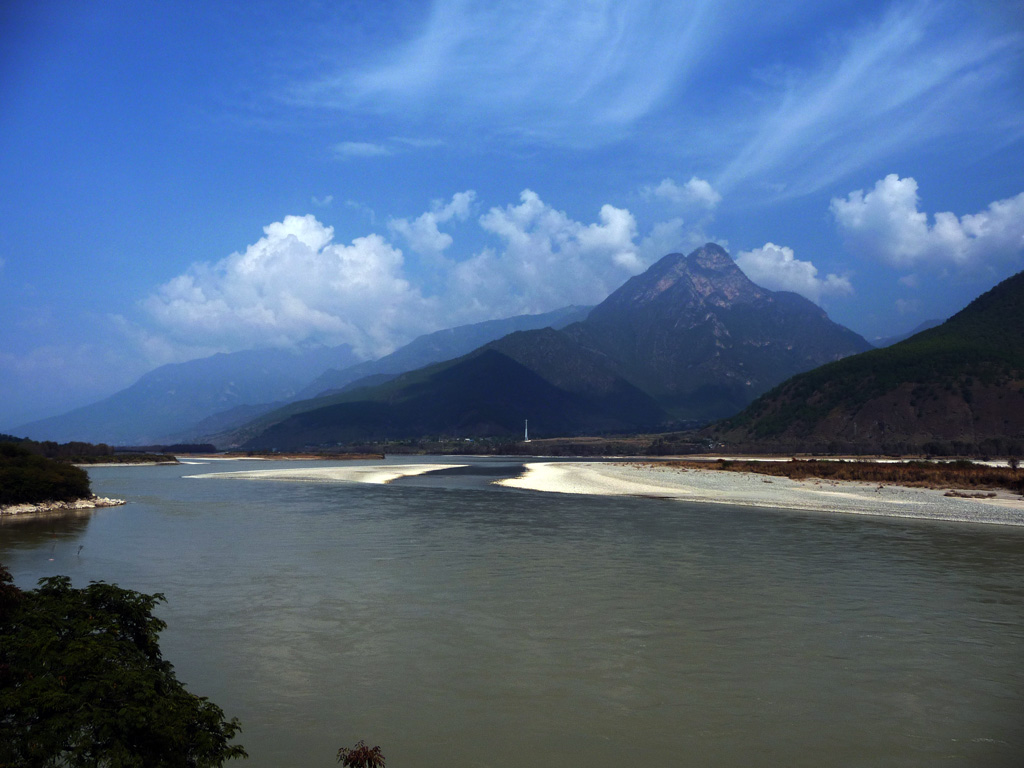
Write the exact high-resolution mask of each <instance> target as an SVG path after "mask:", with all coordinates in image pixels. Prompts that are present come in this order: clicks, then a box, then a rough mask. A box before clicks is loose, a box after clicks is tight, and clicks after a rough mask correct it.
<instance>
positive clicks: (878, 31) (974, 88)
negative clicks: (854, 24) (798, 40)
mask: <svg viewBox="0 0 1024 768" xmlns="http://www.w3.org/2000/svg"><path fill="white" fill-rule="evenodd" d="M977 21H978V15H977V14H972V13H971V12H970V11H969V10H967V6H965V7H964V8H962V9H961V8H957V7H956V6H955V4H949V3H894V4H891V5H890V7H889V9H888V10H887V11H886V12H885V13H884V15H882V16H881V18H879V19H877V20H873V21H871V22H870V23H868V24H865V25H864V26H862V27H860V28H858V29H855V30H853V31H852V32H851V33H849V34H847V35H841V36H840V35H837V36H835V37H834V38H832V39H831V40H830V41H829V44H823V45H822V49H823V50H824V53H823V55H822V56H821V58H820V60H819V61H818V62H816V63H815V64H814V65H813V66H812V67H810V68H808V69H807V70H804V71H791V72H789V73H787V75H786V76H784V77H782V78H778V80H779V86H778V87H776V88H775V89H774V91H775V92H774V93H772V92H771V91H770V90H769V91H767V94H768V95H767V97H766V98H765V99H764V101H763V103H764V106H763V107H761V108H759V109H756V110H755V111H754V113H753V114H750V113H749V108H748V107H747V106H746V104H745V102H741V103H744V110H746V112H747V114H740V115H736V116H735V118H734V119H733V120H732V123H733V125H735V126H738V128H739V131H740V132H746V137H745V140H744V142H743V145H742V146H741V148H740V149H739V151H738V152H735V153H734V154H733V156H732V158H731V161H730V162H729V164H728V166H727V168H726V169H725V170H724V171H723V172H722V173H721V174H720V175H719V176H718V177H717V178H716V186H717V187H718V188H719V189H721V190H725V191H728V190H732V189H734V188H736V187H737V186H739V185H741V184H745V183H748V182H749V180H750V179H752V178H753V179H758V180H770V181H778V179H779V177H781V178H783V179H785V180H786V181H787V182H788V183H787V188H786V194H787V195H798V194H805V193H808V192H812V191H814V190H817V189H821V188H823V187H825V186H827V185H829V184H830V183H833V182H834V181H836V180H837V179H839V178H841V177H843V176H844V175H846V174H848V173H850V172H851V171H853V170H855V169H857V168H860V167H862V166H863V165H865V164H866V163H869V162H872V161H877V160H878V159H879V158H882V157H885V156H887V155H889V154H891V153H893V152H895V151H897V150H900V149H903V148H905V147H914V148H917V147H921V146H926V145H927V144H928V142H929V141H930V140H932V139H936V138H939V137H942V136H950V135H955V134H958V133H961V132H962V133H964V134H965V135H972V134H973V135H974V136H983V135H985V133H986V132H987V131H988V130H989V129H992V130H994V131H995V132H996V133H1001V132H1002V131H1003V130H1004V129H1003V128H1002V127H1001V126H1003V125H1007V124H1008V125H1019V124H1020V119H1021V110H1020V101H1019V99H1016V98H1015V97H1014V96H1013V95H1011V94H1012V93H1014V92H1015V90H1014V89H1015V88H1016V86H1015V84H1014V78H1015V77H1017V76H1019V72H1020V65H1019V61H1018V59H1019V57H1018V53H1019V45H1020V40H1019V38H1016V39H1015V38H1014V36H1012V35H992V34H987V33H986V32H985V31H984V30H983V29H981V27H980V25H979V24H978V23H977ZM761 90H762V92H766V91H765V89H763V88H762V89H761ZM715 129H719V126H718V125H715V126H713V127H712V130H715ZM734 130H735V129H734ZM1004 135H1005V134H1004ZM712 138H713V136H712Z"/></svg>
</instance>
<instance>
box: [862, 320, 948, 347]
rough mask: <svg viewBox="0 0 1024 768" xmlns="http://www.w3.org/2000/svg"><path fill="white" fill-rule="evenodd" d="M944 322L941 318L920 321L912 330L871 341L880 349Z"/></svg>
mask: <svg viewBox="0 0 1024 768" xmlns="http://www.w3.org/2000/svg"><path fill="white" fill-rule="evenodd" d="M943 322H944V321H943V320H941V319H939V318H933V319H931V320H925V321H924V322H923V323H919V324H918V325H917V326H915V327H914V329H913V330H912V331H908V332H907V333H900V334H897V335H895V336H882V337H879V338H877V339H875V340H874V341H872V342H871V343H872V345H874V346H875V347H877V348H878V349H882V348H884V347H891V346H892V345H893V344H896V343H898V342H900V341H903V340H905V339H909V338H910V337H911V336H916V335H917V334H919V333H920V332H921V331H927V330H928V329H929V328H934V327H935V326H937V325H942V323H943Z"/></svg>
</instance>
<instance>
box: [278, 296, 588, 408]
mask: <svg viewBox="0 0 1024 768" xmlns="http://www.w3.org/2000/svg"><path fill="white" fill-rule="evenodd" d="M591 309H592V307H578V306H568V307H562V308H561V309H556V310H554V311H552V312H544V313H541V314H537V315H516V316H515V317H506V318H500V319H498V320H485V321H484V322H482V323H472V324H470V325H460V326H456V327H455V328H446V329H444V330H440V331H435V332H434V333H428V334H424V335H423V336H419V337H417V338H415V339H413V340H412V341H410V342H409V343H408V344H406V345H405V346H403V347H400V348H399V349H397V350H395V351H394V352H392V353H391V354H390V355H385V356H384V357H381V358H378V359H377V360H367V361H365V362H362V363H358V364H356V365H353V366H350V367H348V368H344V369H341V370H339V369H331V370H328V371H325V372H324V373H323V374H321V375H320V376H318V377H317V378H316V379H315V380H314V381H312V382H311V383H310V384H309V385H308V386H306V387H305V388H304V389H303V390H302V391H301V392H299V393H298V398H302V399H309V398H314V397H319V396H322V395H327V394H331V393H332V392H334V391H337V390H341V389H344V388H345V387H346V386H348V385H350V384H352V383H353V382H357V381H359V380H361V379H364V378H368V377H370V376H376V375H379V374H391V375H396V374H399V373H405V372H406V371H412V370H415V369H417V368H422V367H424V366H426V365H430V364H431V363H439V362H442V361H444V360H453V359H455V358H456V357H461V356H462V355H465V354H467V353H469V352H472V351H473V350H474V349H477V348H478V347H481V346H483V345H484V344H486V343H487V342H489V341H492V340H494V339H499V338H501V337H502V336H505V335H507V334H510V333H514V332H516V331H527V330H533V329H537V328H556V329H557V328H564V327H565V326H566V325H569V324H571V323H575V322H577V321H578V320H582V319H584V318H585V317H586V316H587V315H588V314H589V313H590V310H591Z"/></svg>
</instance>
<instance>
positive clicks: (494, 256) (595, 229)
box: [449, 189, 644, 316]
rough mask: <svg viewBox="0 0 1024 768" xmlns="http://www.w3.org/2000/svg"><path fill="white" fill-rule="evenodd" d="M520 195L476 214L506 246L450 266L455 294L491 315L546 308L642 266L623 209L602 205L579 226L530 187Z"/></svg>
mask: <svg viewBox="0 0 1024 768" xmlns="http://www.w3.org/2000/svg"><path fill="white" fill-rule="evenodd" d="M519 199H520V203H519V205H509V206H506V207H504V208H497V207H495V208H491V209H490V210H489V211H488V212H487V213H485V214H484V215H483V216H481V217H480V219H479V222H480V226H481V227H483V229H484V230H485V231H486V232H488V233H490V234H492V235H495V236H497V237H498V238H499V239H500V240H501V241H502V242H503V247H502V248H501V249H500V250H496V249H493V248H486V249H484V250H483V251H481V252H479V253H477V254H475V255H474V256H473V257H471V258H469V259H467V260H465V261H463V262H460V263H458V264H456V265H455V267H454V269H453V271H452V275H451V281H450V285H449V291H450V293H451V295H452V297H453V300H456V301H461V302H464V305H465V306H466V307H467V308H489V311H491V312H492V313H493V314H492V316H496V315H501V314H515V313H519V312H543V311H547V310H551V309H555V308H557V307H560V306H564V305H567V304H591V303H595V302H598V301H601V300H602V299H604V298H605V297H606V296H607V295H608V293H610V292H611V291H612V290H614V289H615V288H617V287H618V286H619V285H620V284H621V283H622V281H623V280H624V279H626V278H628V277H629V276H631V275H634V274H636V273H638V272H640V271H641V270H642V269H643V267H644V264H643V262H642V260H641V258H640V255H639V252H638V249H637V246H636V244H635V242H634V240H635V238H636V220H635V219H634V218H633V215H632V214H631V213H630V212H629V211H628V210H626V209H624V208H616V207H614V206H612V205H603V206H602V207H601V210H600V212H599V221H598V222H595V223H592V224H583V223H581V222H578V221H575V220H573V219H571V218H570V217H569V216H567V215H566V214H565V213H564V212H562V211H558V210H556V209H555V208H552V207H551V206H549V205H547V204H546V203H544V201H542V200H541V199H540V196H539V195H537V194H536V193H535V192H533V191H531V190H528V189H527V190H524V191H523V192H522V194H521V195H520V198H519Z"/></svg>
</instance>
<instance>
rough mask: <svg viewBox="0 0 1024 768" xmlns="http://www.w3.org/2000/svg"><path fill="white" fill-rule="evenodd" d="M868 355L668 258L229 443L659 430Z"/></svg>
mask: <svg viewBox="0 0 1024 768" xmlns="http://www.w3.org/2000/svg"><path fill="white" fill-rule="evenodd" d="M866 349H870V344H868V343H867V342H866V341H865V340H864V339H862V338H861V337H860V336H858V335H857V334H855V333H853V332H852V331H849V330H847V329H845V328H843V327H842V326H839V325H836V324H835V323H833V322H832V321H830V320H829V319H828V317H827V316H826V315H825V313H824V312H822V311H821V310H820V309H819V308H818V307H817V306H815V305H814V304H812V303H811V302H809V301H807V300H806V299H803V298H802V297H799V296H797V295H795V294H791V293H773V292H771V291H766V290H764V289H762V288H759V287H758V286H756V285H754V284H753V283H752V282H750V280H748V279H747V277H746V276H745V275H744V274H743V272H742V271H741V270H740V269H739V268H738V267H737V266H736V265H735V263H734V262H733V261H732V259H731V258H729V256H728V254H726V253H725V251H723V250H722V249H721V248H719V247H718V246H716V245H713V244H708V245H706V246H704V247H703V248H701V249H699V250H697V251H695V252H694V253H692V254H690V255H689V256H683V255H682V254H670V255H668V256H666V257H665V258H663V259H662V260H661V261H659V262H658V263H657V264H655V265H654V266H652V267H651V268H650V269H649V270H648V271H647V272H645V273H644V274H643V275H639V276H637V277H634V278H632V279H631V280H629V281H628V282H627V283H626V284H625V285H624V286H622V287H621V288H620V289H619V290H617V291H615V292H614V293H613V294H612V295H611V296H609V297H608V299H606V300H605V301H604V302H602V303H601V304H600V305H598V306H597V307H596V308H594V309H593V310H592V311H591V312H590V314H589V316H588V317H587V318H586V319H585V320H582V321H580V322H577V323H574V324H572V325H569V326H567V327H565V328H564V329H563V330H561V331H557V330H554V329H551V328H547V329H542V330H533V331H519V332H516V333H512V334H509V335H507V336H504V337H502V338H501V339H498V340H496V341H492V342H490V343H488V344H486V345H484V346H483V347H481V348H480V349H478V350H476V351H474V352H472V353H470V354H468V355H466V356H465V357H463V358H459V359H457V360H454V361H451V362H450V363H446V364H443V365H440V366H432V367H428V368H425V369H421V370H419V371H414V372H411V373H407V374H404V375H402V376H398V377H397V378H394V379H393V380H391V381H387V382H386V383H380V381H379V379H377V380H374V379H363V380H362V382H356V383H354V384H350V385H349V387H350V388H349V389H347V390H345V391H342V392H339V393H335V394H332V395H328V396H324V397H319V398H315V399H312V400H309V401H303V402H296V403H292V404H290V405H288V406H286V407H284V408H282V409H279V410H277V411H274V412H272V413H269V414H267V415H265V416H263V417H261V418H260V419H258V420H257V421H255V422H253V423H251V424H249V425H246V427H245V428H244V429H242V430H240V431H238V432H236V433H235V434H234V435H232V436H228V438H227V439H229V440H230V441H231V442H236V443H237V442H240V441H248V442H245V446H246V447H248V448H272V447H279V448H280V447H287V448H289V449H294V448H296V447H301V446H307V445H316V444H319V443H321V442H345V441H348V440H357V439H358V440H368V439H373V438H372V437H371V436H372V435H377V436H387V437H391V438H396V439H397V438H407V437H420V436H422V435H423V434H426V433H427V432H430V433H434V434H438V433H440V434H447V435H450V436H466V437H468V436H472V435H473V434H474V433H473V432H471V431H467V430H469V428H470V427H473V426H475V427H479V428H481V429H484V430H486V431H484V432H480V433H479V434H507V433H509V432H511V433H512V434H515V433H516V432H517V431H518V429H519V428H520V426H521V421H522V419H524V418H529V419H530V423H531V428H532V431H533V432H534V434H535V435H536V436H538V437H539V436H544V435H558V434H563V435H570V434H581V433H585V432H594V431H605V432H609V431H626V430H640V429H656V428H659V427H660V428H667V427H669V426H672V425H676V424H678V423H679V422H680V421H681V420H701V421H708V420H710V419H711V418H714V417H716V416H721V415H728V414H731V413H735V412H736V411H737V410H739V409H740V408H742V407H743V406H744V405H746V404H747V403H749V402H750V401H751V400H752V399H753V398H754V397H755V396H757V395H758V394H761V393H762V392H764V391H765V390H767V389H768V388H769V387H771V386H773V385H775V384H778V383H779V382H781V381H783V380H784V379H786V378H787V377H789V376H791V375H792V374H794V373H796V372H799V371H804V370H807V369H809V368H812V367H814V366H815V365H819V364H821V363H824V362H828V361H831V360H836V359H838V358H841V357H843V356H845V355H849V354H853V353H856V352H860V351H863V350H866ZM483 357H486V364H485V362H484V361H482V360H481V359H480V358H483ZM499 361H500V362H499ZM484 371H489V372H490V373H491V374H493V375H494V376H497V377H499V378H496V379H494V380H487V379H486V378H485V377H484V376H483V373H482V372H484ZM527 373H528V374H530V376H527ZM501 376H507V377H508V380H505V379H502V378H500V377H501ZM532 377H536V379H534V378H532ZM510 382H515V383H517V384H518V385H521V386H510ZM540 382H542V383H543V384H541V383H540ZM360 383H364V384H366V385H367V386H358V385H359V384H360ZM424 393H430V397H433V398H436V399H437V401H438V403H440V404H441V405H437V406H432V405H431V399H430V397H426V396H425V394H424ZM489 398H492V399H493V400H494V402H495V403H500V404H501V405H500V408H497V409H495V407H493V406H492V404H489V403H490V400H489ZM460 402H461V403H462V405H461V406H460V405H459V403H460ZM411 403H414V404H415V407H413V406H412V405H410V404H411ZM556 403H557V404H560V406H559V408H557V409H553V408H552V404H556ZM479 413H486V414H487V418H479V417H477V416H475V415H474V414H479ZM501 414H508V417H507V418H506V417H505V416H502V415H501ZM428 427H429V429H428ZM420 430H427V432H423V431H420Z"/></svg>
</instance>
